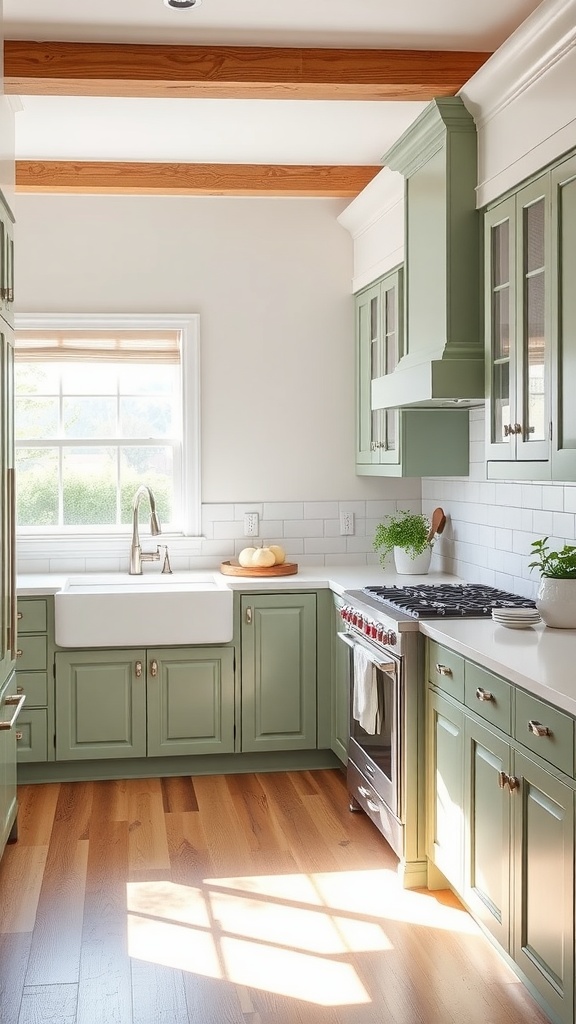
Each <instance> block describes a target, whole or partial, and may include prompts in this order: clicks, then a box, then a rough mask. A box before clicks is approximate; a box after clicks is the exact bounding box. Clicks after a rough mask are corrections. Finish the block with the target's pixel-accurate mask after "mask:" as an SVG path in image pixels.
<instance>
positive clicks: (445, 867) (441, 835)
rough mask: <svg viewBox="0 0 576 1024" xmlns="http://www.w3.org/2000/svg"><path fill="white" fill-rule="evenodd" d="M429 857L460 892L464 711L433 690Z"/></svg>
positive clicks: (429, 744)
mask: <svg viewBox="0 0 576 1024" xmlns="http://www.w3.org/2000/svg"><path fill="white" fill-rule="evenodd" d="M426 745H427V759H426V764H427V818H428V826H427V834H428V851H427V852H428V857H429V858H430V860H431V861H432V863H433V864H435V865H436V867H437V868H439V870H440V871H441V872H442V874H443V875H444V876H445V877H446V878H447V879H448V881H449V882H451V883H452V885H453V886H454V888H455V889H456V890H457V891H459V892H461V891H462V883H463V860H462V851H463V842H464V817H463V808H464V783H463V773H462V760H463V752H464V715H463V712H462V709H461V708H459V707H458V706H457V705H456V704H454V703H452V702H451V701H449V700H447V699H446V698H444V697H443V696H441V695H440V694H438V693H435V692H434V691H433V690H429V691H428V710H427V728H426Z"/></svg>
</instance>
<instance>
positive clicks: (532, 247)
mask: <svg viewBox="0 0 576 1024" xmlns="http://www.w3.org/2000/svg"><path fill="white" fill-rule="evenodd" d="M524 245H525V256H524V265H525V269H526V273H528V274H530V273H532V271H534V270H539V269H540V268H541V267H543V266H544V200H543V199H539V200H538V202H537V203H534V204H533V205H532V206H527V207H526V209H525V210H524Z"/></svg>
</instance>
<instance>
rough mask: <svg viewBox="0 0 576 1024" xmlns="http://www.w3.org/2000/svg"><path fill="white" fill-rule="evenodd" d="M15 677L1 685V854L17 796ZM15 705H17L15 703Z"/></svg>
mask: <svg viewBox="0 0 576 1024" xmlns="http://www.w3.org/2000/svg"><path fill="white" fill-rule="evenodd" d="M15 700H16V676H15V675H14V673H12V675H10V676H9V677H8V679H7V680H6V682H5V683H4V684H3V685H2V687H0V723H1V725H0V857H1V856H2V853H3V850H4V847H5V845H6V843H7V841H8V839H9V838H10V833H11V832H12V830H13V828H14V822H15V820H16V813H17V808H18V802H17V796H16V730H15V728H14V727H9V725H8V723H10V722H11V721H12V719H13V716H14V712H15V703H14V702H15ZM16 706H17V705H16Z"/></svg>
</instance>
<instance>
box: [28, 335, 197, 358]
mask: <svg viewBox="0 0 576 1024" xmlns="http://www.w3.org/2000/svg"><path fill="white" fill-rule="evenodd" d="M14 358H15V359H16V361H18V362H27V363H31V362H35V363H47V362H51V363H65V362H83V361H84V362H88V361H89V362H103V363H131V362H139V363H179V362H180V331H167V330H166V331H130V330H127V331H122V330H111V331H105V330H103V331H102V330H93V331H91V330H77V331H75V330H66V331H63V330H58V331H57V330H46V331H40V330H38V331H34V330H17V331H16V337H15V351H14Z"/></svg>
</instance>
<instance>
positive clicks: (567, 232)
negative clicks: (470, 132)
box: [551, 156, 576, 480]
mask: <svg viewBox="0 0 576 1024" xmlns="http://www.w3.org/2000/svg"><path fill="white" fill-rule="evenodd" d="M551 177H552V184H551V189H552V254H553V260H554V263H555V265H557V268H558V270H557V273H555V274H553V275H552V303H551V305H552V333H553V337H554V338H555V340H556V344H555V345H554V348H553V351H552V381H553V385H552V424H553V433H552V479H553V480H576V402H574V379H575V372H574V371H575V367H576V287H575V282H576V156H572V157H570V158H569V159H568V160H565V161H563V162H562V163H561V164H560V165H559V166H558V167H555V168H554V170H553V171H552V175H551Z"/></svg>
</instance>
